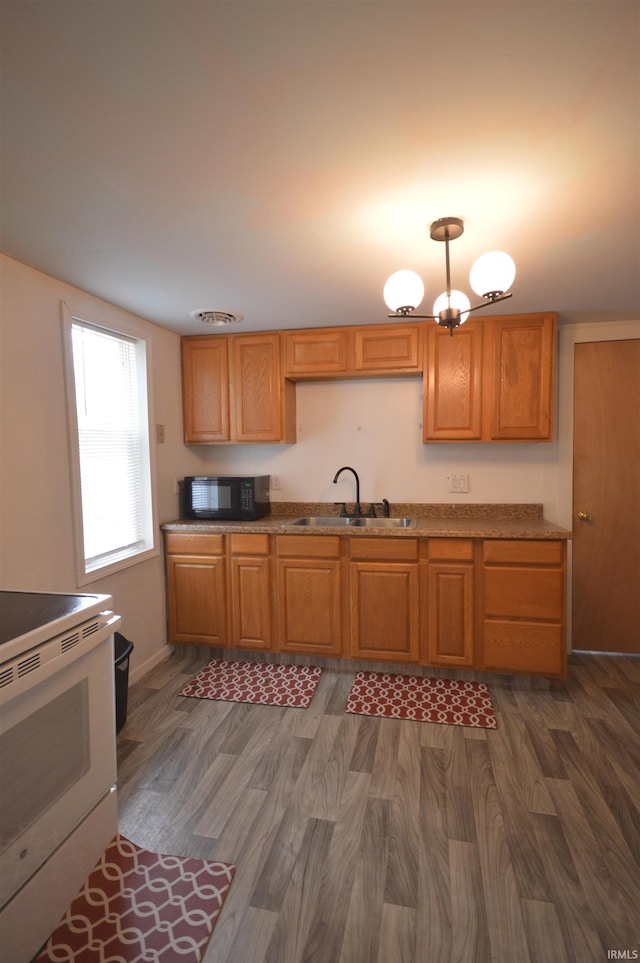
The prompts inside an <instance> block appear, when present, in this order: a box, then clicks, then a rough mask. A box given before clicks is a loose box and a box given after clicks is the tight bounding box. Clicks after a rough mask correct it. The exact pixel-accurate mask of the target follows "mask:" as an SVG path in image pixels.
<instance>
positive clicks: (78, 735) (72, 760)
mask: <svg viewBox="0 0 640 963" xmlns="http://www.w3.org/2000/svg"><path fill="white" fill-rule="evenodd" d="M90 761H91V760H90V744H89V685H88V681H87V679H86V678H85V679H82V680H81V681H80V682H78V683H77V684H76V685H74V686H72V687H71V688H70V689H67V690H66V692H63V693H62V694H61V695H59V696H56V697H55V698H54V699H52V700H51V701H50V702H47V704H46V705H44V706H42V708H40V709H38V710H37V711H36V712H33V713H32V714H31V715H29V716H28V717H27V718H26V719H24V720H23V721H22V722H19V723H18V724H17V725H15V726H13V728H11V729H8V730H7V731H6V732H4V733H3V734H2V735H1V736H0V782H1V783H2V793H0V851H1V850H4V849H6V847H7V846H8V845H10V844H11V843H12V842H13V841H14V840H15V839H17V837H18V836H20V835H21V834H22V833H23V832H24V831H25V830H26V829H27V828H28V827H29V826H31V825H32V824H33V823H35V821H36V820H37V819H38V818H39V816H41V815H42V814H43V813H44V812H46V810H47V809H49V807H50V806H52V805H53V804H54V803H55V802H56V801H57V800H58V799H60V798H61V796H63V795H64V794H65V793H66V792H67V791H68V790H69V789H70V788H71V787H72V786H73V785H74V784H75V783H77V782H78V781H79V780H80V779H81V778H82V777H83V776H84V775H85V773H87V772H88V771H89V766H90Z"/></svg>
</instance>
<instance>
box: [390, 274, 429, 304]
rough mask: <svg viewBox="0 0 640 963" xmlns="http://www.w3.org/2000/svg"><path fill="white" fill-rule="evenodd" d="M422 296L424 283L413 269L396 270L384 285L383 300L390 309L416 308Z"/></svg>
mask: <svg viewBox="0 0 640 963" xmlns="http://www.w3.org/2000/svg"><path fill="white" fill-rule="evenodd" d="M423 297H424V284H423V283H422V278H421V277H420V276H419V275H418V274H416V272H415V271H396V273H395V274H392V275H391V277H390V278H389V279H388V280H387V283H386V284H385V286H384V300H385V302H386V304H387V306H388V307H389V308H390V309H391V310H392V311H398V310H399V309H400V308H417V307H418V305H419V304H420V302H421V301H422V299H423Z"/></svg>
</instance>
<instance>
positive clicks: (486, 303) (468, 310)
mask: <svg viewBox="0 0 640 963" xmlns="http://www.w3.org/2000/svg"><path fill="white" fill-rule="evenodd" d="M512 297H513V295H512V294H501V295H500V297H498V298H491V300H490V301H483V302H482V304H474V306H473V307H472V308H465V310H464V311H463V312H462V314H471V312H472V311H477V310H478V309H479V308H488V307H489V305H491V304H497V303H498V301H506V300H507V298H512Z"/></svg>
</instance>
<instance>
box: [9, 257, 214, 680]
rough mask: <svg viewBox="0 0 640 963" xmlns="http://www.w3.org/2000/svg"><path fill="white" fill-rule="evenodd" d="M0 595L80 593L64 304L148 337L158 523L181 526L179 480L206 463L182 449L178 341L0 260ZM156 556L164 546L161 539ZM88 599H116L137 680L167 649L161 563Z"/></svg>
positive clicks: (100, 582)
mask: <svg viewBox="0 0 640 963" xmlns="http://www.w3.org/2000/svg"><path fill="white" fill-rule="evenodd" d="M0 288H1V301H0V308H1V310H0V419H1V421H0V425H1V429H0V587H1V588H2V589H5V590H7V589H14V590H25V591H26V590H32V591H41V592H75V591H79V589H78V585H77V581H76V567H75V559H74V554H73V537H72V529H71V524H72V520H71V494H70V473H69V459H68V446H67V423H66V395H65V383H64V374H63V355H62V327H61V307H60V304H61V301H63V300H64V301H65V303H66V304H67V305H68V307H69V308H70V309H71V311H72V312H73V313H78V314H80V315H81V316H82V315H84V316H90V317H91V319H95V320H100V319H101V320H102V321H103V322H104V323H105V324H111V325H113V326H114V327H116V328H117V327H118V323H119V322H120V323H127V324H129V325H131V324H134V325H137V326H139V327H140V329H141V330H143V331H145V332H146V333H150V334H151V341H152V347H151V356H152V392H153V398H154V411H153V417H152V421H153V423H154V424H164V425H165V432H166V441H165V444H163V445H156V446H155V456H156V477H157V496H158V517H159V520H160V522H162V521H167V520H168V519H171V518H175V517H176V512H177V496H176V495H175V494H174V480H175V477H176V474H182V475H184V474H190V473H193V471H198V470H199V468H200V464H201V460H200V458H199V457H198V455H197V454H195V453H194V452H192V451H190V450H189V449H188V448H185V446H184V445H183V444H182V415H181V385H180V339H179V338H178V336H177V335H176V334H174V333H172V332H170V331H166V330H165V329H163V328H160V327H158V326H157V325H154V324H150V323H149V322H146V321H142V320H140V319H139V318H134V317H133V316H132V315H130V314H127V313H126V312H124V311H121V310H120V309H119V308H115V307H114V306H113V305H110V304H107V303H106V302H104V301H101V300H100V299H98V298H94V297H91V296H90V295H87V294H85V293H83V292H82V291H79V290H77V289H76V288H73V287H71V286H70V285H67V284H63V283H62V282H60V281H57V280H55V279H54V278H51V277H48V276H47V275H44V274H41V273H39V272H37V271H34V270H32V269H31V268H29V267H27V266H25V265H23V264H20V263H18V262H17V261H13V260H11V259H9V258H6V257H0ZM159 547H161V541H160V539H159ZM81 591H83V592H94V591H95V592H100V593H108V594H111V595H113V599H114V609H115V611H116V612H118V613H119V614H120V615H121V616H122V619H123V623H122V631H123V633H124V634H125V635H126V636H127V637H128V638H130V639H132V640H133V641H134V644H135V649H134V654H133V658H132V662H131V678H132V679H133V678H135V677H136V675H137V674H140V673H141V672H142V671H144V669H145V668H147V667H149V666H150V664H152V663H153V661H154V660H156V659H158V658H159V657H160V656H161V654H163V653H164V650H165V646H166V626H165V596H164V567H163V560H162V556H161V554H160V553H159V554H158V556H157V557H156V558H152V559H150V560H149V561H146V562H142V563H139V564H137V565H134V566H132V567H130V568H127V569H126V570H124V571H122V572H119V573H118V574H116V575H112V576H110V577H108V578H101V579H97V580H96V581H95V582H93V583H92V584H91V585H89V586H84V587H83V588H82V590H81Z"/></svg>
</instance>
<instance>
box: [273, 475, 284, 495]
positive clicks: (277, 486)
mask: <svg viewBox="0 0 640 963" xmlns="http://www.w3.org/2000/svg"><path fill="white" fill-rule="evenodd" d="M271 491H272V492H279V491H282V482H281V480H280V475H272V476H271Z"/></svg>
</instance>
